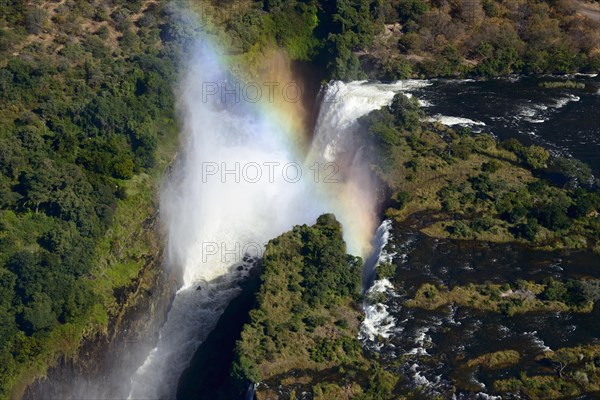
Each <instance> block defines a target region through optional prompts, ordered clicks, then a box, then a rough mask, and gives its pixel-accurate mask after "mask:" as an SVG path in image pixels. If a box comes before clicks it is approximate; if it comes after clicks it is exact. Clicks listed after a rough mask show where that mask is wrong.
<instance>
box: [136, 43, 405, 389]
mask: <svg viewBox="0 0 600 400" xmlns="http://www.w3.org/2000/svg"><path fill="white" fill-rule="evenodd" d="M225 74H226V69H225V68H224V67H223V66H222V65H221V64H220V63H219V61H218V56H217V54H216V53H215V51H214V50H213V49H212V48H211V47H210V46H209V45H208V44H201V45H199V46H198V51H197V55H196V56H195V57H194V58H193V60H192V62H191V63H190V68H189V70H188V73H187V74H185V75H184V77H183V79H182V81H181V85H180V90H179V109H180V113H181V117H182V125H183V130H184V141H183V146H182V151H181V154H180V155H179V159H178V163H177V165H176V168H175V171H174V173H173V176H172V177H171V178H170V181H169V182H168V183H167V185H166V188H165V190H164V191H163V195H162V198H161V214H162V219H163V221H164V222H165V224H166V228H167V231H168V252H167V254H168V260H167V261H168V263H169V264H170V265H171V267H179V268H182V273H183V283H184V284H183V287H182V288H181V289H180V290H179V291H178V292H177V294H176V296H175V299H174V301H173V304H172V307H171V310H170V311H169V315H168V317H167V321H166V323H165V325H164V326H163V328H162V329H161V332H160V335H159V340H158V343H157V345H156V347H155V348H154V349H153V350H152V351H151V352H150V354H149V355H148V357H147V358H146V360H145V362H144V363H143V365H142V366H140V367H139V368H138V370H137V371H136V372H135V374H134V375H133V376H132V378H131V388H130V393H129V398H130V399H140V398H173V397H174V396H175V392H176V386H177V382H178V379H179V376H180V375H181V373H182V371H183V370H184V369H185V368H186V367H187V365H188V363H189V361H190V359H191V357H192V356H193V354H194V351H195V350H196V349H197V348H198V346H199V345H200V343H201V342H202V340H204V339H205V338H206V336H207V335H208V333H209V332H210V331H211V330H212V329H213V328H214V326H215V325H216V323H217V320H218V318H219V316H220V314H221V313H222V312H223V310H224V308H225V307H226V305H227V304H228V302H229V301H230V300H231V299H232V298H233V297H234V296H235V295H236V294H237V293H238V292H239V288H238V286H237V282H239V280H240V279H241V274H243V273H244V271H243V270H242V271H239V270H238V268H236V267H238V266H240V265H241V264H243V260H242V258H243V256H244V254H243V253H244V249H246V250H250V252H254V253H256V252H257V249H258V248H262V247H263V246H264V244H266V242H267V241H268V240H269V239H271V238H273V237H275V236H277V235H279V234H281V233H283V232H285V231H287V230H289V229H291V228H292V226H293V225H295V224H303V223H307V224H312V223H314V222H315V220H316V218H317V217H318V216H319V215H320V214H322V213H325V212H333V213H335V214H336V216H337V217H338V219H339V220H340V222H341V223H342V225H343V227H344V237H345V239H346V241H347V243H348V251H349V252H352V253H354V254H358V255H364V254H367V252H368V248H369V242H370V239H371V237H372V235H373V232H374V230H375V216H376V214H375V206H374V203H375V201H374V200H375V199H374V192H375V191H374V188H373V187H372V185H371V184H370V183H369V178H368V177H369V174H368V165H366V164H365V163H363V162H362V160H361V159H360V151H359V146H358V144H357V141H356V131H357V128H358V124H357V119H358V118H359V117H361V116H363V115H365V114H367V113H368V112H370V111H372V110H375V109H377V108H380V107H382V106H385V105H388V104H389V103H390V102H391V100H392V98H393V96H394V93H395V92H397V91H399V90H401V89H402V84H400V83H399V84H396V85H367V84H364V83H363V82H353V83H348V84H344V83H341V82H333V83H332V84H330V85H329V87H328V89H327V90H326V92H325V93H324V100H323V104H322V107H321V111H320V115H319V118H318V122H317V127H316V132H315V135H314V143H313V145H312V147H311V150H310V152H309V155H308V156H303V155H301V154H300V155H299V154H297V153H298V151H297V149H295V148H294V145H293V144H291V142H290V140H289V137H285V135H282V133H281V129H280V127H279V126H278V125H277V124H276V123H274V122H272V118H271V117H272V114H269V113H265V112H264V110H262V111H261V109H260V108H259V107H257V105H255V104H237V103H235V102H231V103H229V104H227V103H225V104H223V103H222V102H221V101H210V100H209V101H206V100H207V99H206V96H205V93H203V91H202V90H203V83H206V82H217V83H219V82H223V80H224V79H225ZM322 161H325V162H335V163H336V164H338V165H339V166H340V168H341V169H342V170H341V171H340V175H339V176H337V178H338V179H339V182H338V183H330V182H326V181H325V179H314V173H310V174H307V173H305V174H304V176H303V178H302V179H301V180H300V181H298V182H293V181H292V180H290V179H282V176H281V175H277V173H276V174H275V176H274V179H273V181H271V180H270V179H267V177H263V179H261V180H259V181H258V182H255V183H252V182H249V181H248V179H244V176H242V177H241V179H238V181H237V182H236V179H235V173H230V174H225V175H223V174H222V172H223V171H221V170H222V169H224V168H223V167H226V168H228V169H230V170H231V169H233V168H234V166H235V164H236V163H239V164H240V165H241V166H242V167H243V166H244V165H249V164H250V163H257V164H258V165H264V164H265V163H271V162H278V163H279V165H286V164H287V163H298V164H299V165H302V166H304V167H303V168H306V170H304V171H303V172H306V171H307V170H308V167H309V166H310V165H312V164H313V163H314V162H322ZM215 166H217V168H218V170H219V171H218V172H217V173H214V174H213V172H214V171H215V169H214V168H215ZM209 172H210V173H209ZM263 172H265V170H263ZM278 173H281V172H278ZM254 175H255V174H254V173H252V176H253V177H254ZM292 175H293V174H292ZM323 178H324V177H323ZM340 178H341V179H340Z"/></svg>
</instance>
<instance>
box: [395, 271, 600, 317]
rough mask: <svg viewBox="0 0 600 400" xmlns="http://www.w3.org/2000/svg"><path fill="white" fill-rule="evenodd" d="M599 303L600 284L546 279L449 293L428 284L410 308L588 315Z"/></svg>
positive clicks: (462, 288) (469, 287)
mask: <svg viewBox="0 0 600 400" xmlns="http://www.w3.org/2000/svg"><path fill="white" fill-rule="evenodd" d="M599 299H600V281H597V280H590V281H586V280H570V281H566V282H561V281H557V280H554V279H549V280H547V281H545V282H542V283H535V282H527V281H518V282H517V283H515V284H512V285H511V284H503V285H500V284H481V285H475V284H469V285H466V286H455V287H453V288H452V289H448V288H445V287H438V286H435V285H433V284H430V283H426V284H424V285H423V286H421V287H420V288H419V289H418V290H417V292H416V294H415V296H414V298H413V299H410V300H408V301H407V302H406V304H407V306H409V307H418V308H424V309H428V310H434V309H436V308H439V307H441V306H446V305H452V304H454V305H458V306H463V307H471V308H475V309H478V310H483V311H493V312H501V313H503V314H506V315H508V316H512V315H514V314H517V313H525V312H543V311H544V312H549V311H563V312H569V311H570V312H590V311H592V308H593V306H594V302H596V301H598V300H599Z"/></svg>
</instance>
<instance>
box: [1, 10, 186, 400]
mask: <svg viewBox="0 0 600 400" xmlns="http://www.w3.org/2000/svg"><path fill="white" fill-rule="evenodd" d="M166 21H168V19H167V18H166V10H165V9H164V4H163V3H162V2H152V3H143V2H142V1H128V2H125V1H114V2H79V1H63V2H60V3H59V2H52V3H41V2H39V3H38V2H32V3H30V4H26V3H25V2H22V1H15V2H2V3H1V4H0V54H1V56H0V110H1V111H0V170H1V175H0V216H1V219H0V280H1V281H2V286H1V292H0V382H2V384H1V385H0V397H1V398H4V397H6V396H7V395H8V393H9V390H10V389H11V386H12V385H14V384H19V379H22V378H23V376H21V375H20V374H22V373H24V371H26V370H27V369H29V368H33V370H35V369H37V368H41V369H42V370H43V368H44V367H43V366H41V367H40V365H43V364H44V363H45V362H46V361H45V360H48V358H46V357H50V359H51V358H52V355H53V354H54V352H55V351H61V349H63V350H64V349H65V348H70V347H69V346H70V345H66V344H65V343H64V342H65V341H69V340H71V339H72V340H74V342H75V343H74V345H76V344H77V339H76V338H77V337H81V335H85V334H86V332H91V330H93V327H92V326H90V325H89V323H90V321H94V322H95V323H97V324H99V325H105V324H106V318H107V315H106V312H107V311H106V309H105V308H106V307H108V304H110V303H113V302H115V299H114V298H112V297H111V296H112V295H113V293H112V292H110V291H109V292H108V294H106V293H105V292H104V291H105V289H106V288H105V287H104V286H103V285H115V286H121V285H122V286H127V284H129V282H127V279H125V280H124V281H122V282H119V281H118V279H117V278H116V277H114V276H111V275H110V274H117V273H118V272H117V271H118V268H117V267H115V268H113V269H110V267H111V266H114V265H113V264H118V263H117V262H111V261H106V263H107V264H108V265H106V267H107V269H104V270H103V269H101V268H98V266H99V264H102V262H103V260H106V259H107V258H108V255H109V254H116V253H118V252H121V253H124V251H123V249H122V248H121V249H120V250H119V249H117V248H118V247H122V246H124V245H125V244H126V243H125V242H124V241H120V239H123V240H124V238H127V237H128V236H132V235H134V234H135V232H127V233H123V232H121V233H115V231H114V229H113V219H114V216H115V213H116V212H118V211H117V208H118V207H121V206H122V207H123V209H124V210H128V212H129V213H132V214H134V215H131V216H126V217H124V218H125V219H123V217H122V218H121V220H120V221H119V222H118V226H119V227H124V226H126V228H131V229H133V226H136V227H137V225H136V224H137V221H138V220H140V221H143V220H144V219H146V218H148V217H149V215H144V213H145V212H147V210H149V208H147V207H149V206H151V203H152V198H153V195H152V193H151V191H152V190H154V189H152V186H153V184H154V181H157V179H155V178H149V175H152V174H154V175H157V174H158V175H159V173H157V172H155V171H156V170H157V169H158V168H157V166H161V168H162V166H164V165H158V164H161V163H162V164H164V161H165V160H164V158H165V157H167V152H166V151H165V147H166V146H165V143H167V142H168V143H171V142H174V141H173V139H169V137H174V132H176V127H175V122H174V96H173V89H172V84H173V81H174V79H175V69H174V60H175V58H176V54H177V45H176V44H174V43H176V42H174V41H173V39H174V38H171V37H169V36H168V35H167V34H166V33H167V32H168V29H169V23H168V22H166ZM159 144H160V146H162V147H161V148H159ZM159 150H161V151H162V152H161V151H159ZM140 191H145V193H140ZM128 196H133V197H132V198H131V199H128ZM138 206H142V207H143V206H146V208H137V207H138ZM135 214H140V215H135ZM134 222H135V223H134ZM129 223H130V225H131V226H129V225H127V224H129ZM103 241H104V242H103ZM107 241H108V242H109V243H107V244H106V245H105V243H106V242H107ZM136 249H139V248H136ZM132 256H133V257H134V258H135V257H138V258H139V257H141V256H143V253H141V254H137V255H132ZM122 258H123V259H125V258H127V256H126V255H123V257H122ZM113 261H114V260H113ZM140 262H141V261H139V260H138V261H137V262H136V261H133V263H134V264H136V265H137V264H139V263H140ZM128 273H129V274H132V275H133V276H135V275H136V274H137V271H135V270H134V271H130V272H128ZM107 298H108V300H107ZM33 365H38V367H32V366H33Z"/></svg>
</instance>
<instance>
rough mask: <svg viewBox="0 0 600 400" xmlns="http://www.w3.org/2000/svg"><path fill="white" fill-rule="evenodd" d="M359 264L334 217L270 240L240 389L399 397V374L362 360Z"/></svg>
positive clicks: (243, 349) (242, 358)
mask: <svg viewBox="0 0 600 400" xmlns="http://www.w3.org/2000/svg"><path fill="white" fill-rule="evenodd" d="M361 266H362V264H361V260H360V259H359V258H356V257H353V256H350V255H347V254H346V246H345V244H344V241H343V239H342V232H341V227H340V224H339V222H337V221H336V220H335V217H333V216H332V215H323V216H321V217H319V219H318V220H317V223H316V224H315V225H313V226H311V227H309V226H306V225H303V226H296V227H295V228H294V229H293V230H292V231H291V232H288V233H285V234H283V235H281V236H279V237H278V238H276V239H273V240H271V241H270V242H269V244H268V245H267V248H266V251H265V253H264V259H263V268H264V270H263V272H262V275H261V281H262V283H261V287H260V290H259V293H258V295H257V301H256V305H255V308H254V309H253V310H252V311H251V312H250V319H251V321H250V323H249V324H247V325H245V327H244V330H243V332H242V335H241V340H240V341H239V342H238V343H237V348H236V362H235V363H234V365H233V369H232V374H233V377H234V378H235V379H236V380H237V381H238V382H240V383H241V384H242V386H244V387H245V385H246V382H248V381H251V382H263V384H262V385H261V389H259V391H260V392H261V393H262V394H263V395H267V396H268V395H269V393H271V392H270V389H269V388H278V390H282V386H281V385H283V390H288V391H290V393H288V394H290V395H291V393H292V392H291V390H292V389H290V388H296V390H297V389H298V387H302V390H306V391H308V392H309V393H312V394H313V395H314V396H315V398H319V399H330V398H335V396H336V393H338V394H339V393H343V392H346V391H347V390H350V391H351V392H352V393H353V395H354V397H353V398H357V399H373V398H378V399H391V398H398V397H397V396H395V395H394V393H395V388H396V385H397V384H398V382H399V377H398V375H397V373H392V372H391V371H387V370H385V369H383V368H382V367H381V366H379V365H378V363H377V361H376V360H368V359H367V358H366V357H365V355H364V354H363V349H362V346H361V344H360V342H359V341H358V339H357V335H358V325H359V323H360V320H361V312H360V311H359V310H360V308H359V307H360V304H359V303H358V300H359V295H360V293H359V291H360V271H361ZM348 388H350V389H348ZM331 396H334V397H331Z"/></svg>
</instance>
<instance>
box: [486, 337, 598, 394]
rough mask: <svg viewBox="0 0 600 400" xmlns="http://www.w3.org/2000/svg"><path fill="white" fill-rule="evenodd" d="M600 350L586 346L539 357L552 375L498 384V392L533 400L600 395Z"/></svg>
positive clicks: (525, 375)
mask: <svg viewBox="0 0 600 400" xmlns="http://www.w3.org/2000/svg"><path fill="white" fill-rule="evenodd" d="M599 359H600V347H599V346H598V345H586V346H578V347H566V348H561V349H558V350H556V351H547V352H544V353H543V354H541V355H539V356H538V357H537V361H538V362H539V363H540V364H543V365H544V366H546V367H547V368H548V370H549V372H550V373H551V374H546V375H533V376H531V375H527V374H525V373H522V374H520V375H519V376H517V377H513V378H509V379H501V380H497V381H496V382H494V390H495V391H498V392H505V393H506V392H510V393H516V394H520V395H525V396H527V397H528V398H532V399H566V398H573V397H576V396H580V395H581V394H583V393H597V392H598V391H600V385H599V382H600V373H599V371H600V368H599V367H600V365H599V362H598V360H599Z"/></svg>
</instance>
